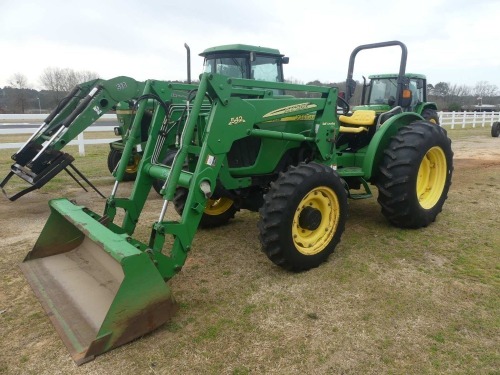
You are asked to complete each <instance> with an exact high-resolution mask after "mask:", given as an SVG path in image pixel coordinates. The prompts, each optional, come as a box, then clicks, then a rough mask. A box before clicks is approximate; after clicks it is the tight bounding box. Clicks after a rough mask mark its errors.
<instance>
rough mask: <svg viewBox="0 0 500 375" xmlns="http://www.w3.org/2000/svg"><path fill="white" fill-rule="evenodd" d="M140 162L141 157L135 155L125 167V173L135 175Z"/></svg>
mask: <svg viewBox="0 0 500 375" xmlns="http://www.w3.org/2000/svg"><path fill="white" fill-rule="evenodd" d="M140 161H141V155H139V154H135V155H134V160H133V162H132V163H130V164H128V165H127V168H126V169H125V172H127V173H130V174H134V173H137V169H138V168H139V162H140Z"/></svg>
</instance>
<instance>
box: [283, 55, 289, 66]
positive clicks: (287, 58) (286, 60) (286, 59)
mask: <svg viewBox="0 0 500 375" xmlns="http://www.w3.org/2000/svg"><path fill="white" fill-rule="evenodd" d="M289 62H290V58H289V57H287V56H283V57H282V58H281V63H282V64H288V63H289Z"/></svg>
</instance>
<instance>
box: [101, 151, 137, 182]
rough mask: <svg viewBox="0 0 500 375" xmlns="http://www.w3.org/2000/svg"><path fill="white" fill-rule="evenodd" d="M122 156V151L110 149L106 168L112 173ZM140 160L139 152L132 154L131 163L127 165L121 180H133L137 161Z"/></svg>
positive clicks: (135, 174)
mask: <svg viewBox="0 0 500 375" xmlns="http://www.w3.org/2000/svg"><path fill="white" fill-rule="evenodd" d="M121 157H122V152H121V151H119V150H115V149H111V150H110V151H109V154H108V170H109V172H110V173H113V171H114V170H115V168H116V166H117V165H118V163H119V162H120V159H121ZM140 161H141V156H140V155H139V154H137V153H136V154H134V156H133V163H130V164H129V165H127V169H126V170H125V174H124V175H123V181H134V180H135V177H136V176H137V170H138V168H139V162H140Z"/></svg>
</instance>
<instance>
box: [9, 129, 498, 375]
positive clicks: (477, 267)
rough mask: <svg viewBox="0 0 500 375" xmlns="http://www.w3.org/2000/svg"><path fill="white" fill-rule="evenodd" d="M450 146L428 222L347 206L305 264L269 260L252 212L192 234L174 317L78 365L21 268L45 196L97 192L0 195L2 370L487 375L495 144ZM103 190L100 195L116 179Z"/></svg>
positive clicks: (493, 284)
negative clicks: (292, 269)
mask: <svg viewBox="0 0 500 375" xmlns="http://www.w3.org/2000/svg"><path fill="white" fill-rule="evenodd" d="M453 150H454V153H455V160H454V166H455V171H454V176H453V184H452V187H451V190H450V193H449V199H448V201H447V202H446V204H445V207H444V210H443V212H442V213H441V214H440V215H439V216H438V219H437V220H436V222H435V223H433V224H432V225H430V226H429V227H428V228H425V229H423V230H419V231H402V230H400V229H397V228H393V227H391V226H389V225H388V224H387V223H386V221H385V220H384V218H383V217H382V216H381V214H380V209H379V207H378V205H377V202H376V199H369V200H363V201H352V202H350V210H351V215H350V218H349V221H348V224H347V228H346V232H345V234H344V236H343V238H342V242H341V244H340V245H339V247H338V248H337V250H336V252H335V254H333V256H332V257H331V258H330V260H329V261H328V262H327V263H325V264H324V265H322V266H321V267H318V268H317V269H314V270H312V271H310V272H305V273H300V274H290V273H288V272H285V271H283V270H281V269H279V268H278V267H276V266H274V265H273V264H272V263H271V262H269V261H268V259H267V258H266V257H265V255H264V254H262V252H261V251H260V249H259V241H258V231H257V228H256V222H257V214H256V213H250V212H241V213H238V214H237V215H236V218H235V220H234V221H233V222H232V223H231V224H230V225H228V226H225V227H222V228H216V229H214V230H211V231H203V230H200V231H199V233H197V235H196V238H195V241H194V244H193V250H192V251H191V254H190V256H189V258H188V261H187V262H186V265H185V267H184V268H183V270H182V271H181V272H180V273H179V275H177V276H176V277H175V278H174V279H173V280H172V281H171V282H170V283H169V285H170V287H171V289H172V290H173V291H174V295H175V297H176V299H177V301H178V302H179V304H180V311H179V313H178V314H177V315H176V317H175V318H174V319H173V321H172V322H171V323H170V324H167V325H166V326H164V327H162V328H160V329H158V330H156V331H155V332H153V333H151V334H149V335H147V336H145V337H143V338H141V339H140V340H136V341H134V342H132V343H130V344H128V345H125V346H123V347H121V348H119V349H116V350H114V351H112V352H110V353H107V354H105V355H103V356H101V357H98V358H97V359H96V360H95V361H93V362H91V363H88V364H86V365H84V366H82V367H76V366H75V365H74V363H73V362H72V360H71V358H70V356H69V354H68V352H67V350H66V348H65V347H64V346H63V344H62V342H61V340H60V339H59V337H58V335H57V333H56V332H55V330H54V329H53V327H52V325H51V324H50V322H49V319H48V318H47V317H46V316H45V314H44V312H43V310H42V309H41V307H40V305H39V303H38V301H37V299H36V298H35V297H34V295H33V293H32V291H31V289H30V287H29V286H28V284H27V282H26V280H25V279H24V277H23V276H22V274H21V272H20V270H19V263H21V262H22V260H23V258H24V257H25V255H26V254H27V252H28V251H29V250H30V249H31V248H32V246H33V244H34V242H35V241H36V239H37V238H38V236H39V233H40V231H41V230H42V228H43V226H44V224H45V222H46V220H47V217H48V216H49V214H50V210H49V206H48V204H47V201H48V200H49V199H52V198H57V197H59V196H61V195H64V196H69V197H70V198H71V199H76V200H77V202H78V203H79V204H82V205H86V206H88V207H90V208H91V209H93V210H94V211H95V212H98V213H100V212H101V211H102V208H103V200H102V199H100V198H98V196H97V195H96V194H95V193H92V192H89V193H84V192H81V191H80V190H79V189H77V188H73V187H72V188H68V189H65V191H47V190H44V189H43V190H42V191H36V192H33V193H31V194H28V195H26V196H25V197H23V198H21V199H20V200H18V201H16V202H8V201H6V200H3V201H2V202H1V203H0V239H1V242H0V251H1V257H0V273H1V280H2V281H1V288H0V330H1V332H2V335H1V338H0V373H5V374H37V375H39V374H55V373H60V374H93V373H106V374H126V373H150V374H187V373H208V374H250V373H255V374H258V373H267V374H299V373H318V374H319V373H321V374H323V373H331V374H337V373H343V374H357V373H367V374H368V373H418V374H421V373H450V374H453V373H494V372H495V371H497V370H498V368H499V367H500V359H499V357H498V341H497V340H498V337H497V333H498V320H497V314H498V308H499V298H498V294H497V292H498V287H499V285H498V277H497V276H498V270H496V271H495V267H497V264H498V248H500V238H499V236H498V234H497V233H498V230H496V228H497V227H498V218H497V215H498V212H499V211H500V207H499V204H500V203H499V202H500V196H499V192H498V186H499V184H500V139H498V138H492V137H488V136H486V135H477V136H476V135H474V136H473V137H458V138H457V139H453ZM1 172H2V176H3V175H4V174H5V173H6V172H5V171H3V170H2V171H1ZM127 186H128V185H127ZM100 188H101V189H102V190H103V192H104V193H105V194H108V193H109V191H110V189H111V183H103V184H102V186H100ZM124 189H127V187H126V186H124ZM124 192H126V190H125V191H124ZM160 207H161V200H160V199H158V198H157V197H156V196H155V195H154V194H152V195H151V199H150V200H149V201H148V203H147V206H146V209H145V212H144V218H143V221H141V225H140V227H139V228H138V232H137V236H139V237H143V238H147V236H148V235H149V228H150V224H151V223H152V222H153V221H154V220H156V218H157V216H158V213H159V210H160ZM168 215H170V217H174V216H175V215H176V214H175V212H173V211H170V210H169V212H168ZM488 228H495V230H489V229H488ZM495 275H497V276H495ZM495 280H496V281H495Z"/></svg>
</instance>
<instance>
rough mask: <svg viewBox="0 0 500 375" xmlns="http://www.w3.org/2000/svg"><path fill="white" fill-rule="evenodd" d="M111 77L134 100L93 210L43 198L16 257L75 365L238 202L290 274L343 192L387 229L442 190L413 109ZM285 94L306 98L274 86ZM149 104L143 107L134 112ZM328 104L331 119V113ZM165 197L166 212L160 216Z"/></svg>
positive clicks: (164, 298) (116, 339) (269, 88)
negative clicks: (373, 209)
mask: <svg viewBox="0 0 500 375" xmlns="http://www.w3.org/2000/svg"><path fill="white" fill-rule="evenodd" d="M386 45H388V43H381V44H375V45H367V46H361V47H363V48H375V47H381V46H386ZM390 45H399V46H400V47H401V48H402V51H403V55H404V56H405V51H406V47H405V46H404V44H402V43H400V42H391V44H390ZM358 48H360V47H358ZM403 73H404V72H403ZM401 76H402V77H404V74H402V75H401ZM406 83H407V82H406V81H405V80H400V82H398V84H399V85H400V89H401V90H400V91H401V93H400V95H398V94H396V95H397V97H396V103H399V105H400V106H401V107H402V108H406V107H407V106H405V104H406V101H407V100H409V99H411V95H410V98H408V97H407V93H406V90H409V88H408V87H407V85H406ZM115 87H121V88H125V89H124V90H129V92H128V93H127V95H128V96H129V97H131V98H133V99H134V100H136V101H137V103H138V104H137V109H136V113H135V116H134V120H133V123H132V126H131V127H130V130H129V137H128V138H127V140H126V142H125V145H124V148H123V153H122V157H121V160H120V163H118V165H117V168H116V169H115V170H114V172H113V174H114V176H115V179H116V181H115V184H114V186H113V189H112V192H111V194H110V196H109V197H108V198H107V200H106V203H105V205H104V208H103V212H102V214H98V213H95V212H92V211H91V210H89V209H88V208H86V207H83V206H79V205H77V204H75V203H73V202H70V201H69V200H67V199H64V198H60V199H54V200H51V201H50V203H49V205H50V208H51V215H50V217H49V218H48V221H47V223H46V225H45V227H44V228H43V230H42V232H41V234H40V236H39V238H38V240H37V242H36V243H35V245H34V247H33V249H32V250H31V251H30V252H29V253H28V255H27V256H26V258H25V260H24V262H23V263H22V265H21V268H22V270H23V272H24V274H25V276H26V278H27V279H28V281H29V283H30V284H31V286H32V288H33V290H34V291H35V294H36V295H37V296H38V298H39V299H40V301H41V303H42V305H43V307H44V309H45V310H46V311H47V313H48V315H49V317H50V319H51V321H52V322H53V324H54V325H55V326H56V329H57V331H58V333H59V334H60V336H61V337H62V339H63V341H64V343H65V344H66V346H67V347H68V349H69V351H70V353H71V355H72V357H73V359H74V360H75V361H76V362H77V363H78V364H81V363H84V362H86V361H89V360H91V359H93V358H94V357H95V356H96V355H99V354H101V353H104V352H106V351H108V350H111V349H113V348H115V347H117V346H119V345H123V344H125V343H127V342H129V341H131V340H133V339H135V338H138V337H140V336H142V335H144V334H145V333H147V332H150V331H152V330H153V329H155V328H156V327H158V326H160V325H162V324H164V323H165V322H166V321H167V320H168V319H169V317H170V316H172V314H174V313H175V310H176V304H175V302H174V299H173V296H172V292H171V291H170V288H169V287H168V286H167V282H168V281H169V280H170V279H171V278H173V277H174V276H175V275H176V274H177V273H178V272H179V271H180V270H181V269H182V267H183V265H184V263H185V261H186V258H187V256H188V255H189V252H190V250H191V248H192V246H193V239H194V236H195V234H196V232H197V230H198V228H199V226H200V225H203V224H204V225H205V226H217V225H222V224H225V223H226V222H227V221H229V220H230V219H231V217H232V215H234V214H235V213H236V211H237V210H239V209H248V210H252V211H258V212H259V216H260V218H259V221H258V230H259V238H260V242H261V245H262V250H263V252H264V253H265V254H266V256H267V257H268V258H269V259H270V260H271V261H272V262H273V263H275V264H276V265H278V266H279V267H283V268H284V269H287V270H290V271H294V272H299V271H305V270H309V269H311V268H314V267H317V266H319V265H320V264H322V263H323V262H325V261H326V260H327V259H328V257H329V255H330V254H331V253H332V252H333V251H334V250H335V248H336V247H337V245H338V243H339V242H340V239H341V236H342V234H343V232H344V229H345V224H346V220H347V217H348V198H352V199H361V198H369V197H370V196H371V195H372V194H371V191H370V187H369V185H370V184H372V185H376V186H377V188H378V201H379V203H380V205H381V207H382V214H383V215H384V216H385V217H386V218H387V219H388V221H389V222H390V223H391V224H393V225H395V226H397V227H401V228H420V227H425V226H427V225H429V224H431V223H432V222H433V221H434V220H435V219H436V217H437V215H438V214H439V212H440V211H441V209H442V207H443V205H444V203H445V200H446V198H447V193H448V189H449V187H450V183H451V177H452V171H453V158H452V156H453V153H452V150H451V141H450V140H449V138H448V137H447V135H446V132H445V130H443V129H442V128H441V127H439V126H436V125H435V124H433V123H431V122H429V121H427V120H425V119H424V118H423V116H421V115H420V114H418V113H416V112H410V111H400V112H397V113H392V112H391V111H392V110H393V109H389V110H388V111H386V112H377V111H376V110H373V109H358V110H355V111H354V112H353V113H352V114H351V115H348V114H349V108H348V104H347V102H346V100H345V99H341V98H339V95H338V94H339V93H338V90H337V88H335V87H317V86H305V85H296V84H289V83H282V82H269V81H263V80H253V79H247V78H234V77H228V76H225V75H221V74H218V73H213V72H210V71H208V72H206V73H203V74H202V75H201V80H200V83H199V85H198V86H197V87H196V88H193V87H192V86H190V85H185V84H178V83H172V82H163V81H156V80H148V81H146V82H145V83H143V84H142V83H137V82H135V81H133V80H132V79H129V78H124V77H119V78H117V81H116V82H115ZM286 91H295V92H298V93H306V92H307V93H314V94H316V95H315V97H312V98H300V97H293V96H290V95H282V93H283V92H286ZM108 93H109V92H103V91H99V90H97V91H96V93H95V95H94V96H93V97H92V98H91V99H88V100H86V101H85V102H82V104H81V107H82V108H80V110H81V112H82V113H87V110H88V108H90V109H91V110H92V111H94V112H95V107H96V106H97V109H100V105H101V104H103V100H104V99H105V98H106V96H105V95H108ZM111 93H113V92H112V91H111ZM179 93H183V94H184V97H185V99H186V101H185V103H184V110H185V120H184V121H177V120H172V118H171V116H172V115H174V112H173V108H174V107H177V106H178V104H177V103H176V98H177V97H178V95H179ZM139 98H147V99H148V100H147V101H146V100H139ZM149 100H152V101H154V103H155V105H154V106H153V111H152V113H150V114H146V113H147V112H148V111H149V109H150V108H151V107H150V103H148V101H149ZM338 105H341V106H344V108H345V114H344V115H340V116H339V115H338V114H337V107H338ZM79 107H80V105H79ZM145 116H148V117H150V118H151V120H150V124H149V130H148V138H147V141H146V143H145V145H144V147H143V152H142V157H141V159H140V161H139V162H138V166H137V176H136V179H135V181H134V183H133V187H132V190H131V193H130V195H128V196H124V195H122V194H120V193H119V192H120V185H121V183H122V181H123V180H124V175H125V173H126V168H127V161H128V160H130V157H131V156H132V155H133V152H134V148H135V147H136V146H137V144H139V143H140V140H141V131H142V122H143V119H144V117H145ZM175 116H177V115H175ZM69 128H70V129H71V127H69ZM169 155H170V156H169ZM167 156H169V157H168V158H167ZM158 180H161V181H163V183H162V185H161V187H160V189H159V191H160V194H161V196H162V198H163V203H162V204H161V205H159V206H158V218H157V220H156V221H155V222H154V223H151V225H150V230H151V232H150V236H149V239H148V240H147V241H141V240H138V239H137V238H134V231H135V230H136V227H137V226H138V225H139V223H140V217H141V212H142V210H143V208H144V205H145V203H146V201H147V199H148V195H149V193H150V191H151V189H152V188H153V185H154V184H155V182H156V181H158ZM172 203H173V204H174V206H175V209H176V210H177V211H178V212H179V216H178V217H177V218H175V219H174V220H167V219H166V213H167V209H168V207H169V206H170V204H172ZM160 206H161V207H160ZM207 208H208V211H207ZM118 213H120V215H118ZM119 218H121V219H119ZM374 219H377V218H374Z"/></svg>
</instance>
